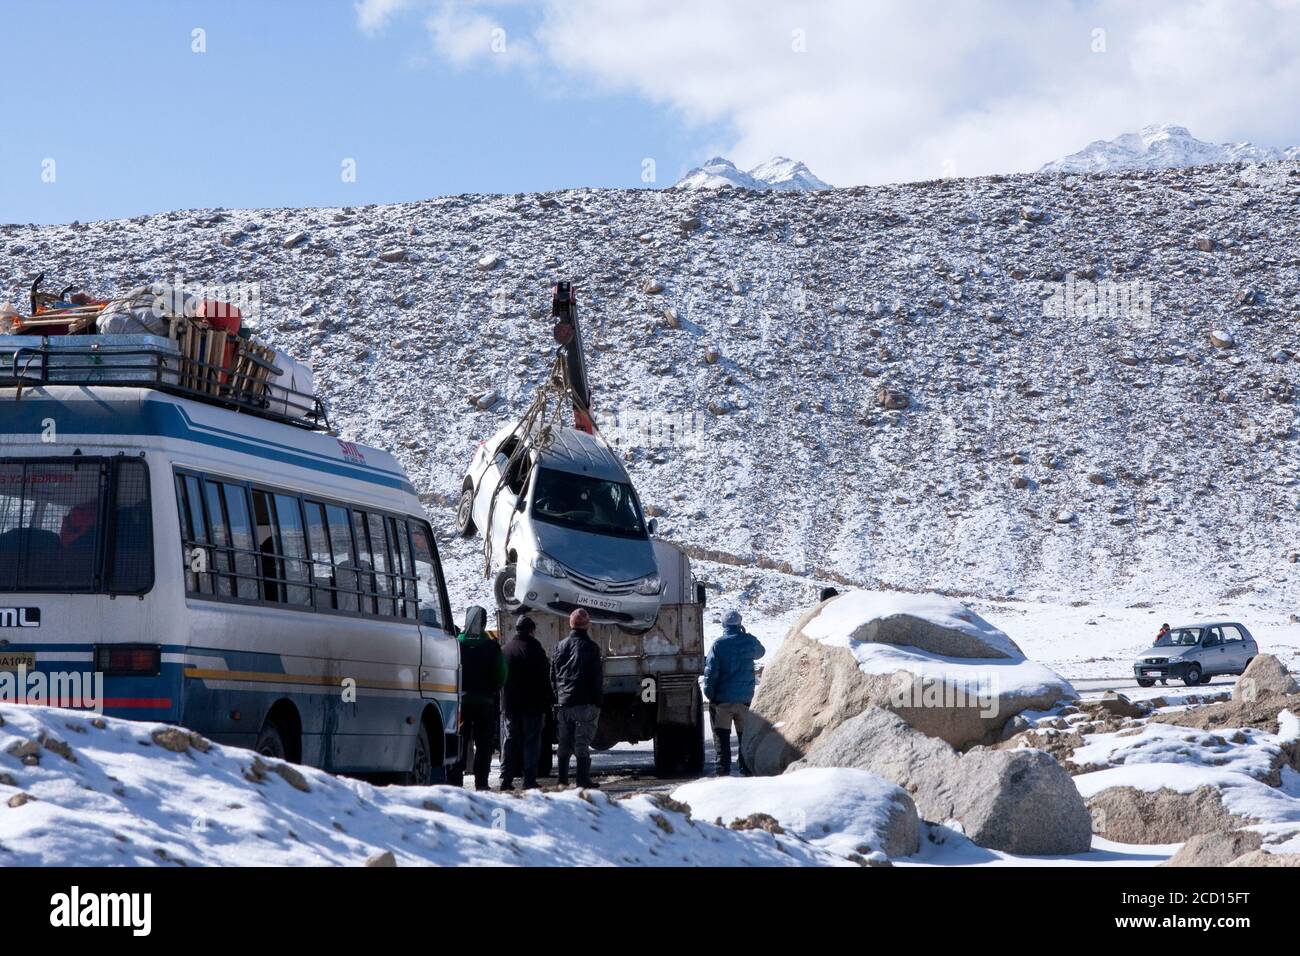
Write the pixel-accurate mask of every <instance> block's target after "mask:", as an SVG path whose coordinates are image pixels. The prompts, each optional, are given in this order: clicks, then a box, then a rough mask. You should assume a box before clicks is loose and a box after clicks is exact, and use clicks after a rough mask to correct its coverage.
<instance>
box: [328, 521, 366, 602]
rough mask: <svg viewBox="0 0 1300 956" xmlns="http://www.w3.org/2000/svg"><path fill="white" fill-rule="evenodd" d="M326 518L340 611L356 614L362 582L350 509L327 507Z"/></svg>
mask: <svg viewBox="0 0 1300 956" xmlns="http://www.w3.org/2000/svg"><path fill="white" fill-rule="evenodd" d="M325 516H326V518H327V520H328V524H329V533H330V553H331V554H332V555H333V562H334V586H335V587H336V588H337V591H336V592H335V596H336V598H337V599H338V609H339V610H340V611H351V612H352V613H354V614H355V613H356V612H357V610H358V608H359V605H358V601H357V592H358V590H360V580H359V577H358V575H357V559H356V555H355V554H354V553H353V551H352V523H351V521H350V520H349V519H348V509H347V508H343V507H340V506H339V505H326V506H325Z"/></svg>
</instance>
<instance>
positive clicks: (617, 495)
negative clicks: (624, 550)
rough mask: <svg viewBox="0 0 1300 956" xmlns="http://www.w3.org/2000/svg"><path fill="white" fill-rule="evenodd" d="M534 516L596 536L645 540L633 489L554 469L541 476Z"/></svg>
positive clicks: (538, 476) (613, 482) (547, 470)
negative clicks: (604, 535) (608, 535)
mask: <svg viewBox="0 0 1300 956" xmlns="http://www.w3.org/2000/svg"><path fill="white" fill-rule="evenodd" d="M533 517H534V518H536V519H538V520H539V521H545V522H548V523H550V524H558V525H563V526H564V527H566V528H577V529H579V530H581V531H589V532H591V533H592V534H610V535H615V536H618V537H622V538H644V537H645V536H646V531H645V523H644V522H643V521H642V519H641V507H640V505H638V504H637V500H636V495H634V494H633V493H632V486H631V485H628V484H625V483H624V482H621V481H608V480H606V479H603V478H592V477H590V476H588V475H575V474H571V473H569V472H567V471H556V470H555V469H553V468H542V469H541V470H539V471H538V473H537V484H536V486H535V487H534V489H533Z"/></svg>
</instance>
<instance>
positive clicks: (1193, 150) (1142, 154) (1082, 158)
mask: <svg viewBox="0 0 1300 956" xmlns="http://www.w3.org/2000/svg"><path fill="white" fill-rule="evenodd" d="M1296 158H1300V146H1293V147H1291V148H1290V149H1285V150H1283V149H1277V148H1276V147H1272V146H1255V145H1254V144H1252V143H1247V142H1242V143H1222V144H1220V143H1207V142H1205V141H1204V140H1199V139H1197V138H1196V137H1195V136H1193V135H1192V134H1191V133H1190V132H1189V131H1188V130H1187V128H1186V127H1185V126H1175V125H1173V124H1169V123H1165V124H1161V125H1158V126H1155V125H1153V126H1144V127H1142V129H1141V130H1140V131H1138V132H1136V133H1124V134H1122V135H1120V136H1117V137H1115V138H1114V139H1099V140H1096V141H1095V142H1092V143H1089V144H1088V145H1087V146H1086V147H1084V148H1083V149H1081V150H1079V152H1077V153H1071V154H1070V155H1069V156H1066V157H1065V158H1064V159H1060V160H1057V161H1056V162H1052V163H1048V164H1047V165H1045V166H1043V168H1042V169H1041V170H1040V172H1044V173H1108V172H1114V171H1116V170H1121V169H1170V168H1173V167H1176V166H1207V165H1212V164H1215V163H1271V162H1277V161H1279V160H1284V159H1296Z"/></svg>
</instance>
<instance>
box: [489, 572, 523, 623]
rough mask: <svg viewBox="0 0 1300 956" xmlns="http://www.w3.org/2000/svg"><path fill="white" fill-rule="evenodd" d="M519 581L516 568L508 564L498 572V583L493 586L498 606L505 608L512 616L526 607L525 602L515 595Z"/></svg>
mask: <svg viewBox="0 0 1300 956" xmlns="http://www.w3.org/2000/svg"><path fill="white" fill-rule="evenodd" d="M518 580H519V579H518V577H517V576H516V574H515V566H514V565H513V564H507V565H506V566H505V567H504V568H502V569H501V570H500V571H498V572H497V578H496V581H495V582H494V583H493V585H492V590H493V592H494V594H495V595H496V599H497V604H498V605H499V606H501V607H504V608H505V609H506V610H507V611H509V612H510V613H511V614H516V613H518V612H519V611H520V610H522V609H523V606H524V602H523V601H521V600H519V598H518V597H517V596H516V595H515V584H516V583H517V582H518Z"/></svg>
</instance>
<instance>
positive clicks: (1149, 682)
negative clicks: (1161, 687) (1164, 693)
mask: <svg viewBox="0 0 1300 956" xmlns="http://www.w3.org/2000/svg"><path fill="white" fill-rule="evenodd" d="M1155 683H1156V681H1155V678H1154V677H1139V678H1138V686H1139V687H1154V686H1155Z"/></svg>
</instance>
